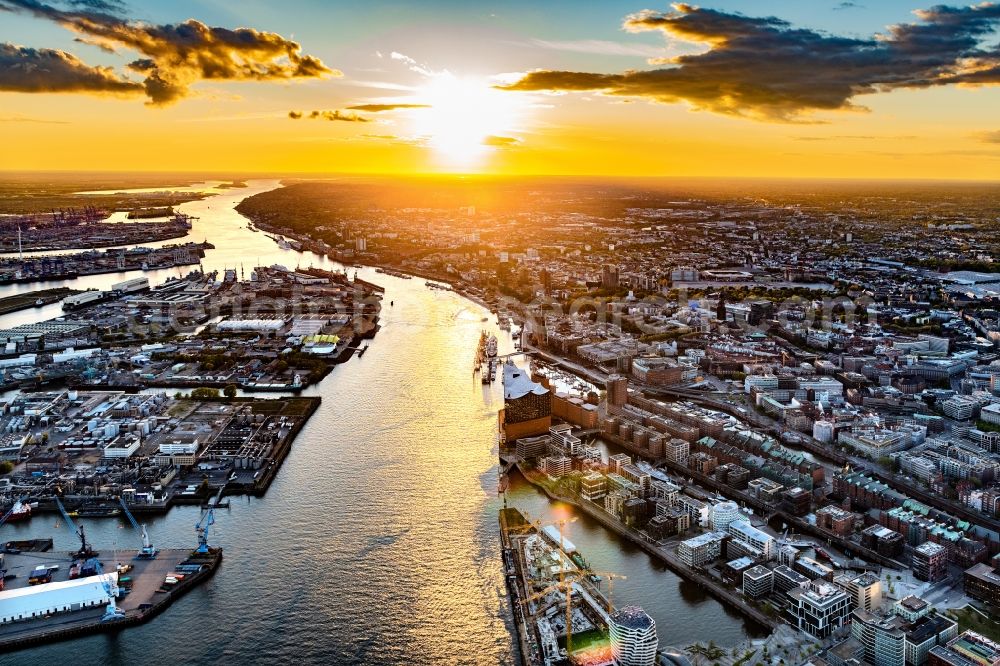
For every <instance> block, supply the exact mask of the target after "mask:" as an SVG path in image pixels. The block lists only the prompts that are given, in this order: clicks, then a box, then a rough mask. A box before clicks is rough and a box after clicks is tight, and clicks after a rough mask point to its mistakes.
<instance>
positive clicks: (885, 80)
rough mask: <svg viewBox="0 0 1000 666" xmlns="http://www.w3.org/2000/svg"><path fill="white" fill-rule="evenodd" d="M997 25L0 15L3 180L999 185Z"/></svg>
mask: <svg viewBox="0 0 1000 666" xmlns="http://www.w3.org/2000/svg"><path fill="white" fill-rule="evenodd" d="M998 83H1000V5H998V4H990V3H981V4H975V5H962V4H952V5H937V6H935V5H933V4H931V3H927V4H913V2H908V1H902V0H857V1H856V2H839V1H833V0H798V1H794V2H793V1H775V0H771V1H770V2H758V1H756V0H744V1H738V2H737V1H734V0H717V1H714V2H707V3H706V4H704V5H693V4H680V3H678V4H674V5H669V4H657V3H650V2H646V0H629V1H620V0H616V1H614V2H599V1H596V0H595V1H593V2H578V1H577V2H563V1H548V2H537V1H534V2H521V1H518V0H508V1H505V2H495V3H482V2H470V1H465V2H461V1H451V2H449V1H434V0H423V1H421V2H380V1H376V0H368V1H366V2H363V3H359V2H333V1H322V0H283V1H281V2H276V1H265V0H239V1H234V0H230V1H218V0H213V1H211V2H208V1H206V2H199V1H194V0H174V1H171V2H140V1H139V0H0V142H2V143H0V145H2V150H0V170H6V171H28V170H94V171H123V170H132V171H192V172H208V171H217V172H220V173H221V172H238V173H248V174H249V173H273V174H282V173H317V174H319V173H388V174H417V173H435V172H442V173H452V172H456V173H484V174H497V175H528V174H588V175H590V174H593V175H615V176H711V177H716V176H718V177H794V178H894V179H895V178H899V179H911V178H929V179H962V180H1000V86H998V85H997V84H998Z"/></svg>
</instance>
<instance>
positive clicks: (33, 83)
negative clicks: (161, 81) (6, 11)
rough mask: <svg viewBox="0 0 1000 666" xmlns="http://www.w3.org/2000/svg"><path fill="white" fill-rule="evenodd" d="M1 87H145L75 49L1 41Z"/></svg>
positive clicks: (121, 90) (102, 90)
mask: <svg viewBox="0 0 1000 666" xmlns="http://www.w3.org/2000/svg"><path fill="white" fill-rule="evenodd" d="M0 90H2V91H8V92H25V93H38V92H74V93H81V92H82V93H94V94H111V95H140V94H142V91H143V88H142V84H140V83H136V82H135V81H129V80H128V79H125V78H122V77H121V76H119V75H118V74H116V73H115V71H114V70H113V69H111V68H110V67H92V66H90V65H88V64H87V63H85V62H83V61H82V60H80V59H79V58H77V57H76V56H75V55H73V54H72V53H66V52H65V51H58V50H55V49H33V48H28V47H26V46H17V45H14V44H7V43H0Z"/></svg>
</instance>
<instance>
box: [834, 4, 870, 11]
mask: <svg viewBox="0 0 1000 666" xmlns="http://www.w3.org/2000/svg"><path fill="white" fill-rule="evenodd" d="M864 8H865V6H864V5H859V4H858V3H856V2H841V3H839V4H838V5H837V6H836V7H834V8H833V11H835V12H840V11H844V10H845V9H864Z"/></svg>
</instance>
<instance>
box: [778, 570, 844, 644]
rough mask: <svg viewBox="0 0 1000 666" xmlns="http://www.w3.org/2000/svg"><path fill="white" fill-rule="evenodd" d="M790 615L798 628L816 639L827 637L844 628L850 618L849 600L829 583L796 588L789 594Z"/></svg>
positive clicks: (842, 592)
mask: <svg viewBox="0 0 1000 666" xmlns="http://www.w3.org/2000/svg"><path fill="white" fill-rule="evenodd" d="M788 597H789V599H790V600H791V605H790V607H789V613H790V615H791V617H792V618H793V621H794V622H795V624H796V626H797V627H798V628H799V629H801V630H802V631H804V632H806V633H807V634H810V635H811V636H814V637H816V638H826V637H827V636H829V635H830V634H831V633H833V632H834V631H835V630H836V629H839V628H840V627H842V626H843V625H844V624H845V623H846V622H847V620H848V617H849V616H850V612H851V609H850V598H849V597H848V596H847V593H846V592H844V591H843V590H841V589H839V588H836V587H834V586H833V585H831V584H829V583H820V584H818V585H817V584H813V585H810V586H809V588H808V589H805V590H803V589H801V588H795V589H793V590H790V591H789V592H788Z"/></svg>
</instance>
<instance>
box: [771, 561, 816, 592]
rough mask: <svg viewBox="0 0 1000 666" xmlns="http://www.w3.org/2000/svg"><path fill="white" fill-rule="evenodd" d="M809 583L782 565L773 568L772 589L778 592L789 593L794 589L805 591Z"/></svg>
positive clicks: (803, 577)
mask: <svg viewBox="0 0 1000 666" xmlns="http://www.w3.org/2000/svg"><path fill="white" fill-rule="evenodd" d="M811 582H812V581H810V580H809V579H808V578H806V577H805V576H803V575H802V574H800V573H799V572H798V571H794V570H793V569H791V568H789V567H787V566H785V565H784V564H782V565H780V566H777V567H775V568H774V589H776V590H778V591H779V592H789V591H791V590H795V589H801V590H805V589H808V588H809V584H810V583H811Z"/></svg>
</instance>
